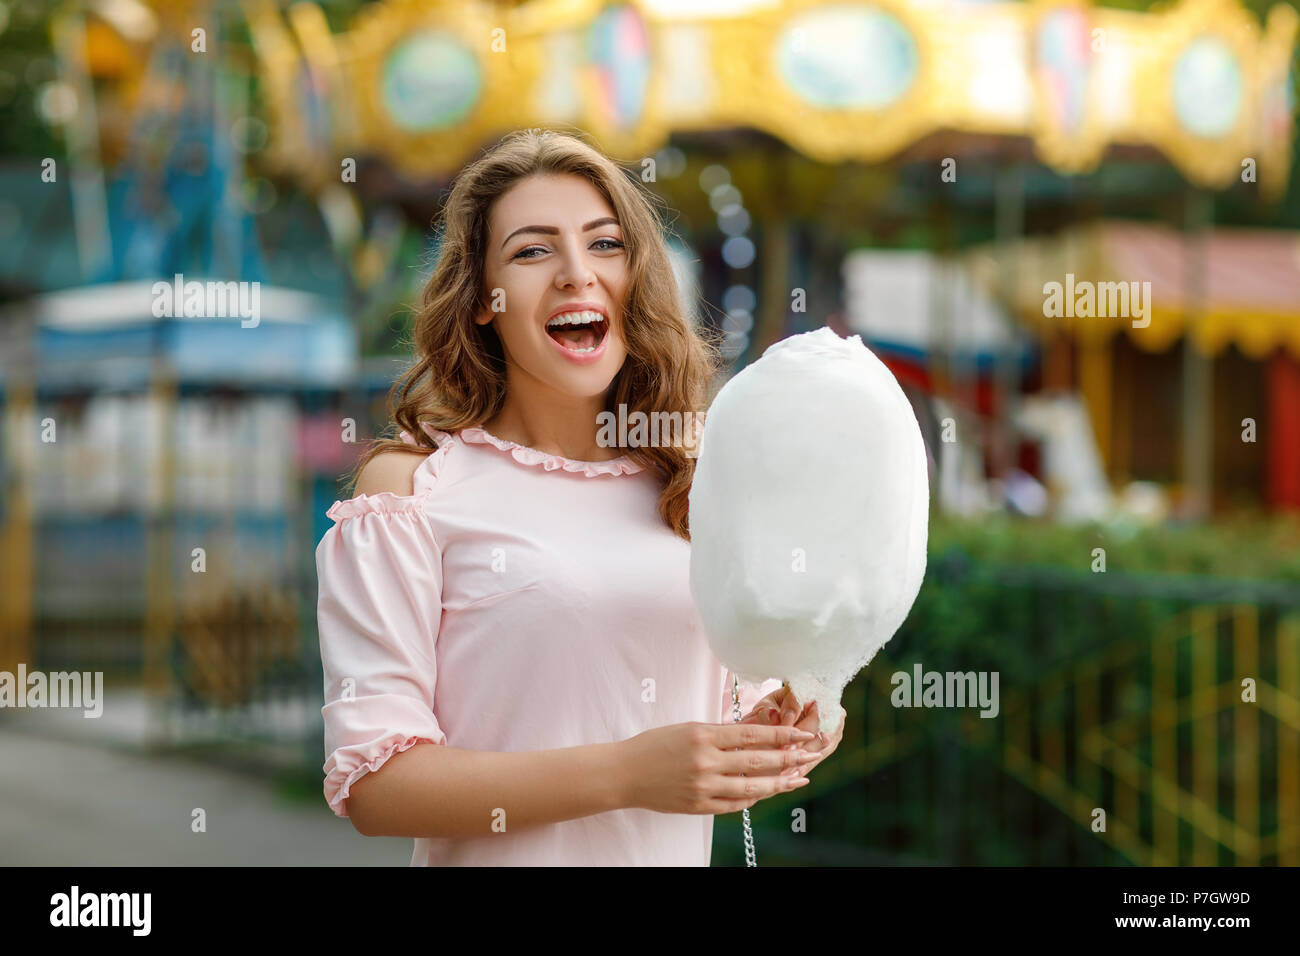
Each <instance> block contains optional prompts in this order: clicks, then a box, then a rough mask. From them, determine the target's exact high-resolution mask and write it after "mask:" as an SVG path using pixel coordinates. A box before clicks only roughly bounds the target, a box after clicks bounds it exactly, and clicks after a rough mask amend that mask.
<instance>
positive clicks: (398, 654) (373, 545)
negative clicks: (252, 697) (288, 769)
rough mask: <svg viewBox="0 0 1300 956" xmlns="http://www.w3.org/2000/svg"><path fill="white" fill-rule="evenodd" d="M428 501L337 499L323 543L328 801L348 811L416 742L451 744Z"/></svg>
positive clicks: (320, 611) (438, 572) (319, 565)
mask: <svg viewBox="0 0 1300 956" xmlns="http://www.w3.org/2000/svg"><path fill="white" fill-rule="evenodd" d="M425 497H426V495H423V494H421V495H412V496H401V495H394V494H390V493H387V492H384V493H381V494H376V495H361V496H359V497H357V498H353V499H351V500H349V501H336V502H335V503H334V506H333V507H332V508H330V510H329V512H328V515H329V517H330V518H332V519H334V521H335V522H336V523H335V524H334V526H333V527H331V528H330V529H329V530H328V531H327V532H326V533H325V536H324V537H323V538H321V541H320V544H318V545H317V546H316V574H317V579H318V582H319V588H320V590H319V600H318V604H317V624H318V629H319V634H320V652H321V664H322V667H323V671H324V677H325V706H324V707H322V708H321V715H322V716H323V717H324V719H325V753H326V755H327V757H326V761H325V766H324V768H323V770H324V772H325V799H326V801H327V802H328V803H329V805H330V808H331V809H332V810H333V811H334V813H335V814H337V815H338V816H340V817H346V816H347V815H348V812H347V803H346V801H347V798H348V793H349V792H350V791H351V789H352V786H353V784H355V783H356V782H357V780H359V779H360V778H361V777H362V776H364V775H365V774H367V773H370V772H371V771H374V770H378V769H379V768H380V767H381V766H383V765H384V763H385V762H387V761H388V759H389V758H390V757H392V756H393V755H394V754H396V753H402V752H403V751H406V750H409V749H410V748H411V747H414V746H415V745H416V744H417V743H422V742H427V743H433V744H446V742H447V737H446V735H445V734H444V733H443V732H442V728H441V727H440V726H439V725H438V719H437V717H436V716H434V689H435V685H436V683H437V677H438V669H437V666H436V664H435V657H434V645H435V642H436V640H437V635H438V627H439V623H440V621H441V617H442V554H441V552H440V550H439V548H438V543H437V541H436V540H435V538H434V535H433V528H432V526H431V525H430V523H429V519H428V516H427V515H426V513H425V510H424V499H425Z"/></svg>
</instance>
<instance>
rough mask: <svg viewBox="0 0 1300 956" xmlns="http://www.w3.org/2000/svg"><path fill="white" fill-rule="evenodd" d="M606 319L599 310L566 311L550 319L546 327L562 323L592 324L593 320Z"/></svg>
mask: <svg viewBox="0 0 1300 956" xmlns="http://www.w3.org/2000/svg"><path fill="white" fill-rule="evenodd" d="M604 319H605V317H604V316H603V315H601V314H600V313H599V312H565V313H564V314H562V315H557V316H556V317H555V318H553V319H551V320H550V321H548V322H547V323H546V327H547V328H548V329H553V328H556V327H558V326H562V325H591V323H593V322H603V321H604Z"/></svg>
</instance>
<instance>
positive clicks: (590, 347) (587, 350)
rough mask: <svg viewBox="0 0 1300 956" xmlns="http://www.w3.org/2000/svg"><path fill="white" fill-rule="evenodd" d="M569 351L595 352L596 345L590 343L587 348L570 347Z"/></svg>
mask: <svg viewBox="0 0 1300 956" xmlns="http://www.w3.org/2000/svg"><path fill="white" fill-rule="evenodd" d="M569 351H570V352H594V351H596V346H594V345H588V346H587V347H586V348H585V349H569Z"/></svg>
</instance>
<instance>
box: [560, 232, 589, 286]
mask: <svg viewBox="0 0 1300 956" xmlns="http://www.w3.org/2000/svg"><path fill="white" fill-rule="evenodd" d="M558 259H559V263H560V265H559V268H558V269H557V270H556V273H555V284H556V285H557V286H560V287H561V288H577V289H585V288H586V287H587V286H589V285H591V284H592V283H593V282H595V280H596V273H595V271H594V270H593V269H592V268H591V263H590V262H588V261H587V254H586V250H584V249H583V248H582V240H581V239H576V238H571V239H570V240H569V241H568V242H566V243H565V244H564V251H563V252H562V254H561V255H560V256H559V257H558Z"/></svg>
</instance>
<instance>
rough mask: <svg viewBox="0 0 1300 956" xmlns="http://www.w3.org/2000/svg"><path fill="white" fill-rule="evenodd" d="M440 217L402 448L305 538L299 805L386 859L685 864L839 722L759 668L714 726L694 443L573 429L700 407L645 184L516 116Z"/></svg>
mask: <svg viewBox="0 0 1300 956" xmlns="http://www.w3.org/2000/svg"><path fill="white" fill-rule="evenodd" d="M444 219H445V221H444V225H443V235H442V240H441V246H440V250H439V256H438V261H437V265H436V268H435V269H434V271H433V273H432V275H431V276H430V278H429V280H428V284H427V285H426V286H425V288H424V291H423V295H422V297H421V302H420V308H419V311H418V314H417V316H416V319H415V329H414V339H415V342H414V345H415V356H416V362H415V364H414V365H413V366H412V368H411V370H410V372H409V373H408V374H407V376H406V378H405V380H404V382H401V383H398V385H397V386H395V387H394V389H393V393H392V396H391V398H390V409H391V412H392V416H393V419H394V421H395V422H396V423H397V425H398V426H400V427H401V429H402V430H401V433H400V440H397V439H385V440H381V441H379V442H378V443H376V445H375V446H374V447H372V448H371V449H370V451H369V453H368V454H367V455H366V456H365V457H364V458H363V459H362V462H361V463H360V474H359V476H358V478H357V482H356V487H355V490H354V493H355V495H356V496H355V497H354V498H352V499H350V500H348V501H340V502H336V503H335V504H334V506H333V507H332V508H331V509H330V512H329V516H330V517H331V518H332V519H334V521H335V522H336V524H335V525H334V526H333V527H332V528H330V530H329V531H328V532H327V533H326V535H325V537H324V538H323V539H322V540H321V542H320V544H319V545H318V547H317V551H316V561H317V572H318V576H319V579H320V603H319V624H320V642H321V659H322V662H323V664H324V673H325V700H326V703H325V706H324V708H323V710H322V713H323V715H324V718H325V741H326V752H327V754H328V758H327V761H326V763H325V767H324V770H325V774H326V777H325V795H326V798H327V800H328V801H329V804H330V806H331V807H332V808H333V809H334V812H335V813H336V814H338V815H339V816H348V817H350V818H351V820H352V823H353V825H354V826H355V827H356V828H357V830H358V831H359V832H361V833H363V834H366V835H371V836H381V835H383V836H403V835H404V836H410V837H413V838H415V852H414V854H413V857H412V861H411V862H412V865H431V866H443V865H562V864H580V865H582V864H585V865H630V864H640V865H708V863H709V856H710V849H711V840H712V828H713V816H712V815H713V814H717V813H729V812H732V811H736V810H740V809H742V808H745V807H751V806H753V805H754V803H756V802H757V801H758V800H760V799H762V798H763V797H768V796H771V795H773V794H775V793H783V792H786V791H788V790H790V789H794V788H795V787H797V786H801V785H803V784H804V783H806V782H807V777H806V776H805V774H807V773H808V771H809V770H810V769H811V767H812V766H814V765H815V764H816V763H817V761H819V760H820V759H822V758H824V757H825V756H826V755H828V754H829V753H830V752H831V751H832V750H833V749H834V747H835V746H836V745H837V744H838V741H839V734H838V733H837V734H835V735H831V739H829V740H822V739H821V738H820V737H818V736H816V735H813V734H811V733H809V732H808V731H807V730H804V729H802V728H804V727H811V726H813V725H815V724H816V721H817V717H816V711H815V708H809V709H808V710H807V712H804V710H803V708H801V707H799V705H798V702H797V701H795V700H794V699H793V697H792V696H791V695H788V694H787V693H786V690H785V688H784V687H778V686H776V682H775V681H772V682H769V683H768V684H766V685H763V686H762V687H759V688H758V689H757V690H753V689H750V688H745V692H744V694H743V696H742V705H746V706H747V705H750V704H753V703H754V701H755V700H756V699H757V698H758V697H759V695H760V694H762V693H763V692H764V691H771V693H769V694H768V695H767V696H766V697H764V698H763V699H762V700H761V701H759V703H758V705H757V706H754V707H753V709H752V710H750V712H749V714H748V715H747V716H746V717H745V719H744V720H743V721H742V722H741V723H740V724H734V723H733V722H732V714H731V696H730V692H731V686H732V685H731V680H732V677H731V675H730V674H729V673H727V672H726V671H725V670H724V668H723V667H722V666H721V665H720V664H719V663H718V661H717V660H716V658H714V657H713V655H712V653H711V652H710V650H709V647H708V643H707V639H706V637H705V634H704V633H703V631H702V628H701V624H700V622H699V618H698V616H697V614H696V611H695V608H694V605H693V602H692V599H691V595H690V589H689V583H688V582H689V561H690V546H689V543H688V542H689V536H688V531H687V513H688V498H687V496H688V493H689V491H690V484H691V476H692V473H693V467H694V460H693V459H692V458H691V457H689V456H688V455H687V453H686V449H685V448H683V447H681V444H682V443H680V442H679V443H678V445H677V446H675V447H655V448H649V447H644V448H634V449H630V450H627V451H623V450H621V449H618V448H609V447H602V445H601V444H600V443H599V442H598V441H597V434H598V425H597V416H598V414H599V413H601V412H603V411H614V410H617V408H618V406H619V405H620V404H623V405H626V406H627V411H628V413H629V414H630V413H631V412H633V411H637V410H640V411H645V412H647V413H649V412H653V411H667V412H698V411H699V409H700V408H701V407H702V403H703V400H704V394H705V388H706V383H707V380H708V377H709V375H710V373H711V371H712V361H713V354H714V353H713V351H712V350H711V347H710V346H709V345H708V344H706V343H705V342H704V341H703V340H701V339H700V338H699V337H698V336H697V335H696V333H695V332H694V331H693V330H692V329H691V327H690V325H689V323H688V322H687V321H686V319H685V318H684V317H683V315H682V311H681V308H680V304H679V301H678V298H677V287H676V284H675V280H674V278H673V274H672V271H671V267H670V263H669V259H668V254H667V249H666V247H665V244H664V240H663V236H662V227H661V223H660V220H659V218H658V217H657V215H656V213H655V209H654V206H653V205H652V204H651V200H650V195H649V194H648V193H646V192H644V191H643V190H642V189H641V188H640V187H639V186H638V185H636V184H635V183H634V182H633V181H632V180H631V179H630V178H629V176H628V175H627V174H626V173H625V172H624V171H623V170H622V169H620V167H619V166H617V165H616V164H615V163H613V162H612V161H610V160H609V159H608V158H606V157H604V156H603V155H601V154H600V153H599V152H597V151H596V150H594V149H593V148H591V147H590V146H588V145H587V144H585V143H584V142H582V141H581V140H579V139H576V138H574V137H572V136H568V135H562V134H556V133H540V134H539V133H536V132H531V131H530V132H527V133H517V134H513V135H511V136H509V137H507V138H506V139H505V140H504V141H503V142H502V143H501V144H499V145H498V146H497V147H496V148H494V149H493V150H492V151H491V152H490V153H488V154H487V155H485V156H483V157H482V158H480V159H479V160H478V161H476V162H475V163H473V164H472V165H470V166H469V167H468V168H466V169H465V170H464V171H463V172H462V174H461V175H460V177H459V178H458V180H457V182H456V183H455V185H454V187H453V189H452V191H451V194H450V197H449V198H448V200H447V203H446V208H445V210H444ZM688 421H689V419H688ZM796 723H799V724H800V726H799V727H796V726H794V725H795V724H796ZM809 741H811V743H809Z"/></svg>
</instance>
